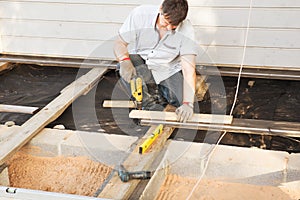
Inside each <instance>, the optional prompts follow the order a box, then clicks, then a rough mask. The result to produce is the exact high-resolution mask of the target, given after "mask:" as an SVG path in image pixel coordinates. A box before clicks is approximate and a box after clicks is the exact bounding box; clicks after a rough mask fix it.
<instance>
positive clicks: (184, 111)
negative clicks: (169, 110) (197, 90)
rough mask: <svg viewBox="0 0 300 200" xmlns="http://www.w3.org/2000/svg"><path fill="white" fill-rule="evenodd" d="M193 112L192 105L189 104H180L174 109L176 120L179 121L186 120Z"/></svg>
mask: <svg viewBox="0 0 300 200" xmlns="http://www.w3.org/2000/svg"><path fill="white" fill-rule="evenodd" d="M193 113H194V107H193V106H192V105H189V104H182V105H181V106H180V107H178V108H177V109H176V114H177V120H178V121H180V122H186V121H187V120H188V119H189V118H190V117H192V115H193Z"/></svg>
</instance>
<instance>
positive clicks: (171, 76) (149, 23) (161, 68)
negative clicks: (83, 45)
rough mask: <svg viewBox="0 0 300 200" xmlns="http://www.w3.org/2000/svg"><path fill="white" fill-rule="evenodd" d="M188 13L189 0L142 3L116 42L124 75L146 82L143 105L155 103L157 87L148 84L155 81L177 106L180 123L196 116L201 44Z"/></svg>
mask: <svg viewBox="0 0 300 200" xmlns="http://www.w3.org/2000/svg"><path fill="white" fill-rule="evenodd" d="M187 12H188V3H187V1H186V0H164V2H163V3H162V4H161V5H160V6H152V5H151V6H150V5H144V6H139V7H137V8H135V9H134V10H133V11H132V12H131V13H130V15H129V16H128V17H127V19H126V20H125V22H124V24H123V25H122V27H121V28H120V30H119V36H118V38H117V39H116V41H115V45H114V53H115V56H116V58H117V60H118V61H119V65H120V76H121V78H122V79H123V80H125V81H126V82H127V83H129V82H130V80H131V79H132V78H133V77H134V76H140V77H142V79H143V81H144V82H145V83H146V85H144V87H143V94H144V99H145V100H143V105H144V106H147V104H148V108H149V107H150V106H149V104H151V103H150V102H153V101H152V100H153V96H154V94H155V92H153V91H155V90H153V88H151V87H150V88H149V87H147V86H151V85H153V84H155V85H156V86H157V90H158V91H159V95H161V96H162V97H163V98H164V99H165V100H167V102H168V103H169V104H171V105H173V106H175V107H177V110H176V114H177V116H178V121H180V122H186V121H187V120H188V119H189V118H190V117H191V116H192V115H193V112H194V106H193V105H194V93H195V82H196V72H195V56H196V54H197V50H196V49H197V47H196V45H195V43H194V42H193V41H194V29H193V27H192V25H191V23H190V22H189V21H188V20H185V18H186V16H187ZM129 52H130V53H129ZM151 90H152V91H151ZM151 98H152V100H151ZM144 102H145V103H144Z"/></svg>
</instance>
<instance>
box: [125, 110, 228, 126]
mask: <svg viewBox="0 0 300 200" xmlns="http://www.w3.org/2000/svg"><path fill="white" fill-rule="evenodd" d="M129 117H130V118H138V119H151V120H162V121H163V120H164V121H177V115H176V113H175V112H160V111H147V110H132V111H131V112H130V113H129ZM232 119H233V117H232V116H229V115H214V114H196V113H195V114H194V115H193V116H192V118H191V119H189V120H188V121H187V123H188V122H197V123H211V124H231V122H232Z"/></svg>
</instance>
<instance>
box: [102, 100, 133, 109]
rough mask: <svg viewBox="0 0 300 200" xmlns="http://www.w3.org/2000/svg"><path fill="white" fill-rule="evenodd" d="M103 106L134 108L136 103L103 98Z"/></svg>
mask: <svg viewBox="0 0 300 200" xmlns="http://www.w3.org/2000/svg"><path fill="white" fill-rule="evenodd" d="M102 106H103V107H104V108H135V107H136V105H135V104H134V102H133V101H125V100H124V101H116V100H104V101H103V105H102Z"/></svg>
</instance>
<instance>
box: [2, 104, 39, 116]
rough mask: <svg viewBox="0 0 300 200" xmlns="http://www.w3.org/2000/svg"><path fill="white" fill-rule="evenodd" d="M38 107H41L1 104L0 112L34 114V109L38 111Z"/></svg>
mask: <svg viewBox="0 0 300 200" xmlns="http://www.w3.org/2000/svg"><path fill="white" fill-rule="evenodd" d="M37 109H39V108H38V107H30V106H17V105H5V104H0V112H11V113H26V114H33V113H34V111H36V110H37Z"/></svg>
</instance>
